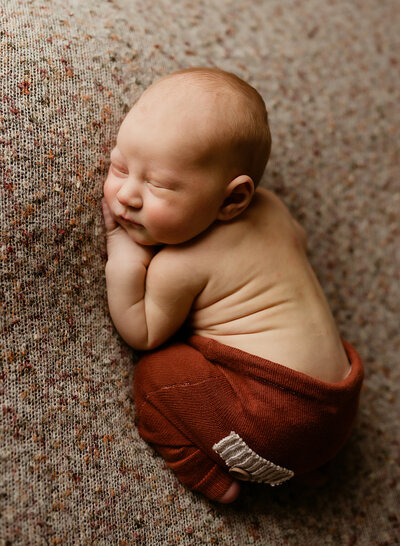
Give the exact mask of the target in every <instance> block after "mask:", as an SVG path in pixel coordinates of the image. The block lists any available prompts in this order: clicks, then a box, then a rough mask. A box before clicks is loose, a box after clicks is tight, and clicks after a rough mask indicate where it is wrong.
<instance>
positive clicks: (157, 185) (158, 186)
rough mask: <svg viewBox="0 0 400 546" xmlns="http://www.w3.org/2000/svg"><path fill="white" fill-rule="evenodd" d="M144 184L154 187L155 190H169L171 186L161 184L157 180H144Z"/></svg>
mask: <svg viewBox="0 0 400 546" xmlns="http://www.w3.org/2000/svg"><path fill="white" fill-rule="evenodd" d="M145 184H147V185H148V186H149V187H150V188H156V189H157V190H171V189H172V188H169V187H168V186H163V185H162V184H160V183H159V182H156V181H155V180H145Z"/></svg>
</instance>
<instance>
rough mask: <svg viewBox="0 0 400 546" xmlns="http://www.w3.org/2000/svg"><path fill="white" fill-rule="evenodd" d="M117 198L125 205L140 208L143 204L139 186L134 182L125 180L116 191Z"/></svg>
mask: <svg viewBox="0 0 400 546" xmlns="http://www.w3.org/2000/svg"><path fill="white" fill-rule="evenodd" d="M117 199H118V201H119V202H120V203H121V204H122V205H124V206H126V207H132V208H135V209H140V208H141V207H142V205H143V202H142V196H141V195H140V191H139V188H138V187H137V184H135V183H134V182H126V183H125V184H123V185H122V186H121V188H120V189H119V191H118V193H117Z"/></svg>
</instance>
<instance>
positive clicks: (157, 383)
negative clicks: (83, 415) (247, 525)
mask: <svg viewBox="0 0 400 546" xmlns="http://www.w3.org/2000/svg"><path fill="white" fill-rule="evenodd" d="M199 356H200V358H199ZM178 360H179V362H177V350H176V347H175V346H174V345H172V346H170V347H167V348H165V349H163V350H161V351H156V352H154V353H152V354H148V355H146V356H145V357H143V358H142V359H141V360H140V362H139V363H138V365H137V367H136V370H135V381H134V396H135V405H136V413H137V424H138V428H139V432H140V434H141V436H142V437H143V438H144V439H145V440H146V441H147V442H149V443H150V444H152V446H153V447H154V448H155V449H156V450H157V451H158V452H159V453H160V454H161V455H162V457H163V458H164V459H165V461H166V463H167V464H168V466H169V467H170V468H171V469H172V470H173V471H174V472H175V474H176V475H177V477H178V479H179V480H180V481H181V483H183V484H184V485H185V486H186V487H188V488H189V489H191V490H193V491H198V492H200V493H202V494H203V495H205V496H206V497H208V498H209V499H211V500H218V501H220V502H231V501H233V500H235V498H236V497H237V495H238V494H239V487H238V485H237V483H236V482H235V480H234V479H233V477H232V476H231V475H230V474H229V472H228V471H227V469H225V468H223V466H222V465H221V463H220V461H219V460H218V459H219V457H218V455H217V454H216V453H215V452H212V445H213V443H215V442H214V439H215V440H219V439H220V434H218V432H217V435H218V437H215V438H213V437H212V438H210V436H213V434H212V432H213V428H214V427H213V421H214V417H216V416H214V415H210V414H207V413H206V412H204V408H203V407H202V406H203V404H202V401H204V400H206V399H207V397H208V391H209V389H211V390H214V389H215V391H214V392H215V393H217V392H218V383H220V381H221V379H220V378H218V377H217V375H216V374H215V373H214V374H213V373H212V372H213V370H212V369H210V363H208V362H207V361H205V360H204V359H202V358H201V355H200V353H197V351H196V350H195V349H193V348H192V347H189V346H188V345H182V346H181V347H180V349H179V355H178ZM203 360H204V362H203ZM193 387H194V391H193ZM197 387H198V389H197ZM196 391H198V392H196ZM228 428H229V427H228ZM210 433H211V434H210Z"/></svg>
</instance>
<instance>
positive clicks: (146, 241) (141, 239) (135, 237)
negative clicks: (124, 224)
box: [127, 230, 164, 246]
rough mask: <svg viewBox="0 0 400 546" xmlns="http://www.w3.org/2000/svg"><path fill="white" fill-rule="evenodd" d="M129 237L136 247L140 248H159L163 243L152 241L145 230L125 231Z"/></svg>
mask: <svg viewBox="0 0 400 546" xmlns="http://www.w3.org/2000/svg"><path fill="white" fill-rule="evenodd" d="M127 231H128V235H129V237H130V238H131V239H132V241H134V242H135V243H137V244H138V245H142V246H161V245H163V244H164V243H161V242H160V241H156V240H155V239H153V238H152V237H151V236H150V235H149V234H148V233H147V232H146V231H145V230H140V231H138V230H135V231H133V230H132V231H131V230H127Z"/></svg>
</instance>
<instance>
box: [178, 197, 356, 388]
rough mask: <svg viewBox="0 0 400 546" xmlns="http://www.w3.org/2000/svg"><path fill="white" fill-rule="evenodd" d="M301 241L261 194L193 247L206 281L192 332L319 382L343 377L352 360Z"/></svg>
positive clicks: (282, 211)
mask: <svg viewBox="0 0 400 546" xmlns="http://www.w3.org/2000/svg"><path fill="white" fill-rule="evenodd" d="M305 244H306V243H305V233H304V231H303V230H302V228H301V227H300V226H299V225H298V224H297V222H295V221H294V219H293V218H292V217H291V215H290V213H289V211H288V210H287V208H286V206H285V205H284V204H283V203H282V202H281V200H280V199H279V198H278V197H277V196H275V195H274V194H273V193H271V192H269V191H267V190H264V189H258V190H257V192H256V194H255V196H254V200H253V202H252V204H251V206H250V207H249V208H248V210H247V211H246V212H245V213H244V214H243V215H242V216H240V217H239V218H237V219H236V220H235V221H234V222H231V223H226V224H225V223H217V224H216V225H215V226H213V228H212V229H211V230H210V231H209V232H208V233H206V234H205V235H204V236H203V237H200V238H199V239H198V240H196V241H194V242H193V243H192V244H191V245H190V247H191V248H190V251H189V252H190V254H191V255H192V257H194V260H195V262H197V264H199V265H200V270H201V271H202V275H205V276H206V277H207V283H206V285H205V287H204V289H203V290H202V292H201V293H200V294H199V296H198V297H197V298H196V300H195V301H194V305H193V308H192V311H191V314H190V316H189V323H190V325H191V328H192V330H193V332H194V333H195V334H198V335H202V336H206V337H209V338H212V339H215V340H216V341H219V342H220V343H223V344H225V345H229V346H232V347H236V348H238V349H241V350H243V351H246V352H248V353H252V354H255V355H258V356H261V357H263V358H266V359H268V360H271V361H273V362H277V363H279V364H282V365H284V366H287V367H289V368H292V369H295V370H298V371H300V372H303V373H305V374H308V375H311V376H313V377H315V378H317V379H320V380H322V381H328V382H338V381H340V380H341V379H343V378H344V377H345V376H346V375H347V373H348V371H349V362H348V359H347V356H346V353H345V351H344V348H343V345H342V343H341V341H340V337H339V333H338V331H337V328H336V325H335V321H334V319H333V316H332V314H331V311H330V309H329V305H328V303H327V300H326V298H325V296H324V294H323V292H322V289H321V287H320V285H319V282H318V280H317V278H316V276H315V274H314V272H313V270H312V268H311V266H310V264H309V262H308V259H307V256H306V250H305Z"/></svg>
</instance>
